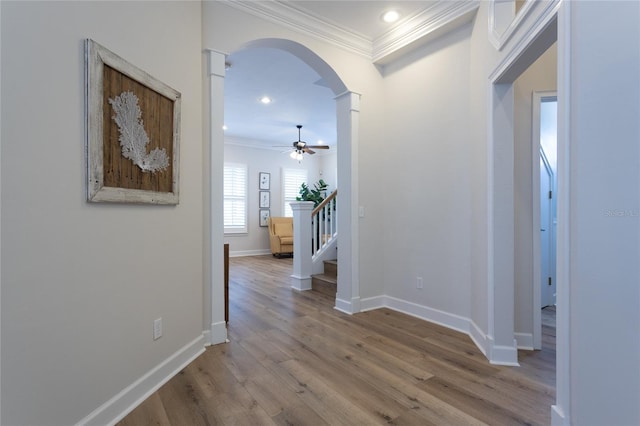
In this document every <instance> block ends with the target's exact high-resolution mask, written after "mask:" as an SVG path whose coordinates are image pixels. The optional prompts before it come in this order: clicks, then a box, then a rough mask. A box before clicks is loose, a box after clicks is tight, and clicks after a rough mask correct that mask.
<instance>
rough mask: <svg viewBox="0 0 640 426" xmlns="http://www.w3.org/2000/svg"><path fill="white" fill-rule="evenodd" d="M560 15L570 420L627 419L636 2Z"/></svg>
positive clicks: (634, 398)
mask: <svg viewBox="0 0 640 426" xmlns="http://www.w3.org/2000/svg"><path fill="white" fill-rule="evenodd" d="M570 19H571V29H570V33H569V36H570V37H571V40H572V41H574V43H573V44H572V46H571V56H570V58H569V60H570V66H571V71H572V72H571V104H570V108H571V112H570V114H571V115H570V121H569V123H568V126H569V132H570V140H569V144H570V157H569V159H568V161H569V162H570V173H569V178H570V180H569V182H568V183H569V186H570V191H571V192H570V196H571V198H570V200H568V201H569V208H570V211H569V214H570V228H569V230H568V232H569V250H570V252H569V253H568V256H569V259H570V262H569V263H568V265H567V266H568V268H569V282H568V286H569V289H568V290H569V313H568V314H569V324H570V327H571V328H570V336H569V344H570V351H569V353H568V354H567V355H568V356H569V361H570V371H569V375H570V376H569V379H570V383H569V386H570V389H571V402H570V404H571V421H572V424H576V425H587V426H588V425H603V424H610V425H637V424H640V404H638V401H640V368H639V365H640V333H639V332H638V327H639V324H640V285H638V283H640V266H639V265H640V263H639V262H638V259H640V167H639V164H640V144H639V141H640V121H639V120H638V117H639V116H640V79H638V76H639V75H640V25H639V24H640V3H638V2H572V4H571V15H570ZM594 28H597V29H598V31H593V29H594ZM558 95H559V98H558V101H559V103H558V105H559V108H561V105H562V104H561V102H562V98H561V97H560V93H559V94H558ZM559 149H560V154H561V157H560V162H559V165H558V168H559V170H560V168H561V167H562V164H563V163H562V161H563V160H564V154H565V152H564V151H563V146H562V145H559ZM560 173H561V172H560ZM562 184H563V182H560V181H559V185H562ZM563 255H564V256H566V255H567V253H564V254H563Z"/></svg>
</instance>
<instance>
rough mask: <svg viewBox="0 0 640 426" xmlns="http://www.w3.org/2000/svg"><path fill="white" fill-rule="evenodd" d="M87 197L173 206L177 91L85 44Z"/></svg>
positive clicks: (176, 184) (176, 170) (176, 176)
mask: <svg viewBox="0 0 640 426" xmlns="http://www.w3.org/2000/svg"><path fill="white" fill-rule="evenodd" d="M85 62H86V78H87V90H86V96H87V99H86V102H87V114H86V115H87V147H86V153H87V178H88V182H87V199H88V200H89V201H90V202H121V203H151V204H178V200H179V197H178V189H179V165H180V162H179V151H180V107H181V95H180V93H179V92H177V91H176V90H174V89H172V88H171V87H169V86H167V85H166V84H164V83H162V82H161V81H159V80H157V79H155V78H154V77H152V76H150V75H149V74H147V73H146V72H144V71H142V70H141V69H139V68H137V67H135V66H134V65H132V64H130V63H129V62H127V61H125V60H124V59H122V58H121V57H119V56H118V55H116V54H115V53H113V52H111V51H109V50H108V49H106V48H105V47H103V46H101V45H99V44H98V43H96V42H95V41H93V40H86V45H85Z"/></svg>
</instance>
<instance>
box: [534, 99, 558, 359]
mask: <svg viewBox="0 0 640 426" xmlns="http://www.w3.org/2000/svg"><path fill="white" fill-rule="evenodd" d="M551 98H554V99H555V100H556V101H557V100H558V92H557V91H555V90H544V91H536V92H533V95H532V119H531V130H532V136H531V166H532V167H531V170H532V176H531V177H532V179H531V180H532V183H533V185H532V189H533V190H532V194H533V197H532V198H533V228H532V234H533V281H532V282H533V348H534V349H541V348H542V311H541V309H540V304H541V303H542V295H541V291H542V289H541V285H542V284H541V267H540V262H541V256H540V251H541V247H542V246H541V239H540V222H541V221H540V155H541V154H540V150H541V147H540V124H541V123H540V106H541V104H542V102H544V101H545V100H547V99H551ZM556 178H557V177H556ZM556 253H557V250H556ZM556 258H557V256H556ZM556 262H557V259H556ZM556 284H557V280H556Z"/></svg>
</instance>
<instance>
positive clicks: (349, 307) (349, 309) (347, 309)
mask: <svg viewBox="0 0 640 426" xmlns="http://www.w3.org/2000/svg"><path fill="white" fill-rule="evenodd" d="M333 309H335V310H336V311H340V312H342V313H345V314H349V315H352V314H354V313H356V312H354V311H353V304H352V303H351V302H349V301H346V300H343V299H339V298H337V297H336V306H335V307H334V308H333Z"/></svg>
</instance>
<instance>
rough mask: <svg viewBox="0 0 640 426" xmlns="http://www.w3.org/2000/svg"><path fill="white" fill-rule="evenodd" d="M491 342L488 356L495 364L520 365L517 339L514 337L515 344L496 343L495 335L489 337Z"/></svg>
mask: <svg viewBox="0 0 640 426" xmlns="http://www.w3.org/2000/svg"><path fill="white" fill-rule="evenodd" d="M487 340H488V342H489V351H488V352H487V355H489V356H488V357H487V358H489V362H490V363H491V364H493V365H507V366H512V367H518V366H519V365H520V364H519V363H518V348H517V344H516V340H515V339H513V346H506V345H496V343H495V342H494V340H493V337H487Z"/></svg>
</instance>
